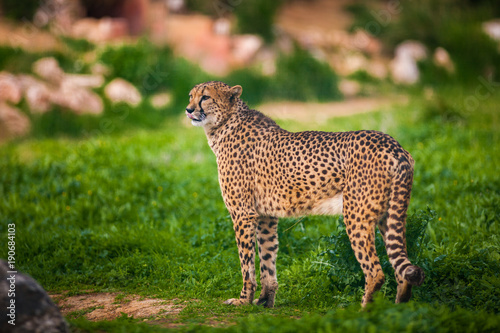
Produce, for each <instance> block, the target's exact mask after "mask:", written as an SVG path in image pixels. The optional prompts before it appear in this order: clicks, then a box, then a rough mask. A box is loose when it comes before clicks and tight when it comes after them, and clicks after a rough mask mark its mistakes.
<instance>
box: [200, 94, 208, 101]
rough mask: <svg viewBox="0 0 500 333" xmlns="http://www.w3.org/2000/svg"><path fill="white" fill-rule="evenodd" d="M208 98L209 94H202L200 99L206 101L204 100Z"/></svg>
mask: <svg viewBox="0 0 500 333" xmlns="http://www.w3.org/2000/svg"><path fill="white" fill-rule="evenodd" d="M209 98H210V96H207V95H203V96H202V97H201V100H202V101H206V100H207V99H209Z"/></svg>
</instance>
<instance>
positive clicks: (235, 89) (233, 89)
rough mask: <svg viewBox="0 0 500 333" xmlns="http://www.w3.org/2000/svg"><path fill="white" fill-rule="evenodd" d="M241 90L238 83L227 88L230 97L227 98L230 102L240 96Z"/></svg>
mask: <svg viewBox="0 0 500 333" xmlns="http://www.w3.org/2000/svg"><path fill="white" fill-rule="evenodd" d="M242 91H243V88H241V86H240V85H236V86H234V87H231V89H229V93H230V94H231V97H230V98H229V100H230V101H231V102H234V100H235V99H236V98H239V97H240V96H241V93H242Z"/></svg>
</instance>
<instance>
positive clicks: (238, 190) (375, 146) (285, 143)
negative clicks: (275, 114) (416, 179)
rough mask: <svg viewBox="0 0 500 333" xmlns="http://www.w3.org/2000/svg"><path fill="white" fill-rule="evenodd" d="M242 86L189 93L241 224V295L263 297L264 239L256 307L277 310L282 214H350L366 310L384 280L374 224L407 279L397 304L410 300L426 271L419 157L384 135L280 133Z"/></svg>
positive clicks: (245, 300) (237, 226)
mask: <svg viewBox="0 0 500 333" xmlns="http://www.w3.org/2000/svg"><path fill="white" fill-rule="evenodd" d="M241 92H242V88H241V87H240V86H234V87H230V86H228V85H226V84H224V83H222V82H214V81H212V82H206V83H202V84H199V85H197V86H195V87H194V88H193V89H192V90H191V92H190V95H189V96H190V102H189V105H188V107H187V108H186V115H187V116H188V117H189V118H190V119H191V120H192V123H193V125H195V126H201V127H203V129H204V130H205V133H206V136H207V139H208V143H209V145H210V148H211V149H212V151H213V152H214V153H215V155H216V157H217V165H218V172H219V183H220V187H221V191H222V196H223V199H224V202H225V204H226V207H227V209H228V211H229V213H230V214H231V218H232V220H233V226H234V231H235V234H236V242H237V244H238V251H239V257H240V262H241V273H242V276H243V289H242V291H241V294H240V297H239V299H230V300H227V301H226V302H225V303H227V304H234V305H240V304H249V303H252V301H253V299H254V294H255V290H256V287H257V283H256V280H255V246H256V244H255V241H256V240H257V243H258V244H257V246H258V249H259V251H258V253H259V258H260V272H261V274H260V280H261V281H260V282H261V286H262V291H261V293H260V297H259V299H258V300H257V304H261V305H264V306H266V307H272V306H273V305H274V299H275V294H276V291H277V290H278V281H277V279H276V256H277V252H278V234H277V226H278V218H280V217H291V216H304V215H311V214H312V215H336V214H343V215H344V222H345V224H346V230H347V234H348V235H349V239H350V241H351V246H352V249H353V250H354V252H355V254H356V258H357V260H358V261H359V263H360V265H361V268H362V269H363V272H364V276H365V294H364V296H363V300H362V305H363V306H365V305H366V304H367V303H368V302H370V301H371V299H372V295H373V293H374V292H375V291H377V290H379V289H380V288H381V286H382V284H383V283H384V281H385V276H384V273H383V272H382V267H381V266H380V262H379V259H378V257H377V253H376V251H375V227H376V226H377V227H378V228H379V230H380V232H381V234H382V236H383V239H384V241H385V245H386V249H387V254H388V256H389V260H390V262H391V264H392V266H393V268H394V270H395V275H396V280H397V282H398V288H397V296H396V303H399V302H406V301H408V300H409V299H410V297H411V287H412V285H415V286H418V285H421V284H422V283H423V281H424V272H423V270H422V269H421V268H419V267H417V266H414V265H412V264H411V263H410V261H409V260H408V256H407V253H406V237H405V224H406V211H407V208H408V204H409V201H410V192H411V187H412V182H413V164H414V162H413V159H412V157H411V156H410V154H409V153H408V152H407V151H405V150H404V149H403V148H402V147H401V146H400V144H399V143H398V142H397V141H396V140H394V139H393V138H392V137H390V136H389V135H387V134H384V133H381V132H376V131H356V132H340V133H331V132H313V131H308V132H298V133H292V132H288V131H286V130H284V129H282V128H280V127H279V126H278V125H277V124H276V123H275V122H274V121H273V120H271V119H270V118H268V117H266V116H265V115H263V114H262V113H260V112H258V111H256V110H251V109H249V108H248V106H247V105H246V104H245V103H244V102H243V101H242V100H241V99H240V95H241Z"/></svg>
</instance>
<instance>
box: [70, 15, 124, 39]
mask: <svg viewBox="0 0 500 333" xmlns="http://www.w3.org/2000/svg"><path fill="white" fill-rule="evenodd" d="M71 35H72V36H73V37H74V38H84V39H88V40H90V41H92V42H94V43H103V42H107V41H112V40H116V39H122V38H124V37H126V36H127V35H128V27H127V21H126V20H125V19H122V18H109V17H104V18H102V19H95V18H84V19H80V20H78V21H76V22H75V23H74V24H73V27H72V30H71Z"/></svg>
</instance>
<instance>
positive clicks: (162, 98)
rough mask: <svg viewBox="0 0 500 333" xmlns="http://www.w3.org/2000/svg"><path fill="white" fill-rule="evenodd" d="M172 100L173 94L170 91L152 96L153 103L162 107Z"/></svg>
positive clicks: (156, 106) (158, 107) (157, 106)
mask: <svg viewBox="0 0 500 333" xmlns="http://www.w3.org/2000/svg"><path fill="white" fill-rule="evenodd" d="M171 101H172V96H171V95H170V94H169V93H159V94H155V95H153V96H151V105H153V106H154V107H155V108H157V109H160V108H164V107H165V106H167V105H168V104H169V103H170V102H171Z"/></svg>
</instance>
